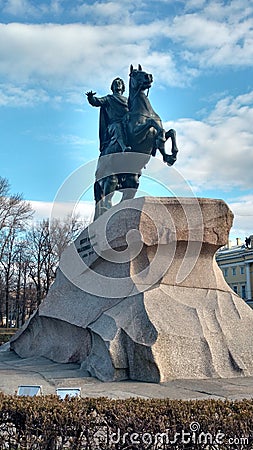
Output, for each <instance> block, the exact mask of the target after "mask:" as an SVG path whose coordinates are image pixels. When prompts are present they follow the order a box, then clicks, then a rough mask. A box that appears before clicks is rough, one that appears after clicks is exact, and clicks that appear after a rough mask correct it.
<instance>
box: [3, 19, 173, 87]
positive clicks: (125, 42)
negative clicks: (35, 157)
mask: <svg viewBox="0 0 253 450" xmlns="http://www.w3.org/2000/svg"><path fill="white" fill-rule="evenodd" d="M160 29H161V24H160V23H153V24H151V25H142V26H135V27H133V29H132V30H131V33H129V28H127V27H122V26H120V25H111V26H103V27H102V26H101V27H98V26H89V25H82V24H68V25H55V24H44V25H27V24H20V23H12V24H1V25H0V74H1V76H2V77H8V80H9V81H12V82H14V81H15V82H17V83H18V82H28V81H29V80H32V81H33V82H35V81H36V80H37V82H38V81H40V82H41V83H42V84H43V85H46V86H54V88H56V87H57V86H58V87H60V88H63V87H64V86H65V87H66V85H68V86H70V85H72V86H73V85H77V84H84V85H87V84H89V83H90V82H91V81H92V80H94V75H96V79H97V80H98V83H99V82H101V83H102V82H103V83H104V82H105V81H104V80H106V81H108V80H110V79H111V77H112V74H113V76H114V75H115V73H117V72H118V71H119V70H123V69H124V71H125V70H126V68H127V70H128V65H129V63H130V62H133V63H135V64H136V63H137V62H139V61H140V60H141V61H142V62H143V64H145V63H146V62H147V61H152V62H153V64H154V65H155V64H158V62H159V63H160V64H161V68H162V70H161V74H162V75H161V76H162V77H163V78H165V73H167V78H166V80H167V82H171V83H180V81H181V82H182V76H181V75H180V73H179V72H178V70H177V68H176V66H175V64H174V63H173V61H172V58H171V56H170V55H169V54H168V53H167V52H166V53H162V52H156V51H152V50H151V42H150V40H151V39H152V36H153V37H154V36H157V35H159V34H160ZM115 36H117V41H118V42H119V45H115ZM102 67H103V69H102ZM102 80H103V81H102Z"/></svg>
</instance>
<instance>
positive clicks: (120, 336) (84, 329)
mask: <svg viewBox="0 0 253 450" xmlns="http://www.w3.org/2000/svg"><path fill="white" fill-rule="evenodd" d="M232 220H233V215H232V213H231V211H230V210H229V208H228V207H227V205H226V204H225V203H224V202H223V201H221V200H211V199H194V198H179V199H176V198H138V199H135V200H132V201H129V202H124V203H122V204H121V205H119V206H117V207H114V208H112V210H111V211H109V212H108V213H105V214H104V215H103V216H101V217H100V218H99V219H98V220H96V221H95V222H94V223H93V224H91V225H90V226H89V227H88V228H87V229H85V230H84V231H83V232H82V233H81V235H80V236H79V237H78V238H77V240H76V241H75V243H74V244H73V245H72V246H70V247H69V248H68V249H67V250H66V251H65V253H64V254H63V256H62V259H61V262H60V267H59V270H58V273H57V277H56V281H55V282H54V284H53V286H52V287H51V289H50V291H49V294H48V296H47V298H46V299H45V300H44V302H43V303H42V304H41V306H40V308H39V310H38V311H37V312H36V313H35V314H34V316H33V317H31V319H30V320H29V321H28V322H27V323H26V324H25V326H24V327H23V328H22V329H21V330H20V331H19V332H18V333H17V334H16V335H15V336H14V338H13V339H12V342H11V349H13V350H14V351H15V352H16V353H17V354H18V355H19V356H21V357H23V358H25V357H31V356H45V357H47V358H50V359H52V360H53V361H56V362H66V363H67V362H78V363H81V364H82V367H83V368H84V369H86V370H87V371H88V372H89V373H90V375H92V376H95V377H97V378H99V379H100V380H104V381H105V380H124V379H132V380H140V381H150V382H160V381H166V380H169V379H179V378H209V377H236V376H246V375H253V347H252V342H253V311H252V310H251V309H250V308H249V307H248V306H247V305H246V304H245V302H244V301H243V300H242V299H241V298H239V297H238V296H237V295H236V294H235V293H234V292H233V291H232V290H231V289H230V288H229V286H228V285H227V284H226V282H225V280H224V278H223V275H222V273H221V271H220V269H219V268H218V266H217V263H216V261H215V258H214V255H215V252H216V251H217V249H218V248H219V247H221V246H222V245H224V244H226V242H227V239H228V233H229V230H230V227H231V225H232Z"/></svg>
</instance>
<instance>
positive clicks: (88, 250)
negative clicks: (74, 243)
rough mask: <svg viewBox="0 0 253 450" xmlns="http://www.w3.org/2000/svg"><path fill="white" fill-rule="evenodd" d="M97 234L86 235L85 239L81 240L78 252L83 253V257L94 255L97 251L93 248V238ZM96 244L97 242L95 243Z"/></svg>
mask: <svg viewBox="0 0 253 450" xmlns="http://www.w3.org/2000/svg"><path fill="white" fill-rule="evenodd" d="M94 237H95V236H91V237H85V238H83V239H81V240H80V246H81V247H79V248H77V252H78V253H79V254H80V253H83V252H85V253H83V254H82V255H80V256H81V257H82V258H86V257H87V256H89V255H93V254H94V253H95V251H94V250H93V246H92V244H91V239H94ZM93 245H95V243H94V244H93Z"/></svg>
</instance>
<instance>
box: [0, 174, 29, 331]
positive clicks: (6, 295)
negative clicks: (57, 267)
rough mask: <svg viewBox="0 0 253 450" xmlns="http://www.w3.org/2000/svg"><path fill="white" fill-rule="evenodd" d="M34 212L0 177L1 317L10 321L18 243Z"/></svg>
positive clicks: (6, 181) (4, 179)
mask: <svg viewBox="0 0 253 450" xmlns="http://www.w3.org/2000/svg"><path fill="white" fill-rule="evenodd" d="M32 215H33V210H32V207H31V205H30V203H29V202H27V201H25V200H23V198H22V195H20V194H14V195H13V194H10V185H9V182H8V180H6V178H2V177H0V271H1V283H2V285H1V298H0V301H1V304H0V310H1V316H2V321H3V314H4V315H5V316H6V326H8V321H9V320H10V314H9V313H10V308H9V307H10V299H11V293H12V290H13V285H12V281H13V279H14V277H15V262H16V261H15V258H16V242H17V241H18V239H19V237H20V235H21V234H22V233H23V232H24V230H25V227H26V226H27V224H28V222H29V220H30V219H31V217H32Z"/></svg>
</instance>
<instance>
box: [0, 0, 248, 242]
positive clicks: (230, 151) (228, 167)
mask: <svg viewBox="0 0 253 450" xmlns="http://www.w3.org/2000/svg"><path fill="white" fill-rule="evenodd" d="M138 63H141V64H142V67H143V68H144V69H145V70H147V71H148V72H151V73H152V74H153V76H154V83H153V86H152V88H151V90H150V94H149V97H150V100H151V103H152V105H153V107H154V109H155V110H156V111H157V112H158V113H159V115H160V116H161V118H162V120H163V123H164V126H165V128H166V129H168V128H171V127H173V128H175V129H176V131H177V135H178V144H179V148H180V153H179V156H178V161H177V163H176V165H175V166H174V167H173V168H172V169H171V168H166V170H167V172H166V173H167V175H165V177H167V182H166V183H165V184H166V185H168V190H169V189H170V188H171V192H172V194H173V193H174V194H176V195H180V194H181V193H182V195H191V193H192V194H193V195H196V196H199V197H212V198H222V199H224V200H225V201H226V202H227V203H228V204H229V206H230V207H231V209H232V210H233V212H234V214H235V220H234V227H233V230H232V237H233V236H234V237H236V236H240V237H242V238H243V239H244V238H245V236H246V235H249V234H252V233H253V224H252V218H253V191H252V187H253V180H252V179H253V177H252V167H253V126H252V124H253V70H252V66H253V1H252V0H232V1H215V0H212V1H209V0H207V1H204V0H186V1H176V0H173V1H170V0H152V1H149V0H139V1H138V0H124V2H118V1H102V0H101V1H91V0H90V1H83V0H77V1H75V2H74V1H71V0H52V1H51V0H48V1H46V0H45V1H41V2H38V1H32V0H0V129H1V133H0V149H1V172H0V175H1V176H4V177H6V178H8V180H9V181H10V183H11V187H12V191H13V192H21V193H23V196H24V198H25V199H27V200H30V201H32V202H33V205H34V207H35V208H36V210H37V211H38V214H40V215H43V214H45V215H49V214H50V206H51V204H52V203H53V202H54V199H55V197H56V195H57V192H58V190H59V188H60V187H61V186H62V184H64V183H65V182H66V180H67V179H68V178H69V177H71V176H73V175H71V174H73V172H75V171H76V170H78V169H79V168H80V166H82V165H87V164H89V162H90V161H95V160H96V158H97V156H98V110H97V109H96V108H92V107H91V106H90V105H89V104H88V103H87V101H86V98H85V95H84V93H85V92H86V91H87V90H91V89H92V90H94V91H96V92H97V94H98V95H105V94H107V93H108V92H109V87H110V84H111V81H112V79H113V78H114V77H115V76H120V77H122V78H123V79H124V80H125V82H126V85H128V73H129V65H130V64H133V65H134V66H137V64H138ZM149 164H150V167H149V169H148V171H147V172H146V173H145V175H144V176H143V180H142V187H141V190H142V192H144V193H145V194H149V195H167V194H166V188H164V187H162V184H161V183H162V182H163V181H164V179H163V178H162V179H161V176H160V175H159V176H158V175H157V174H158V170H160V169H159V168H160V166H161V164H160V165H159V164H158V163H157V161H156V160H155V159H153V160H152V161H151V162H150V163H149ZM87 167H88V169H87V170H93V169H92V168H91V166H89V165H88V166H87ZM92 167H93V166H92ZM172 173H173V174H174V175H172ZM175 173H176V174H177V176H178V177H179V178H180V179H183V180H184V181H185V185H187V186H188V187H189V192H188V193H187V192H186V191H185V190H182V192H181V191H179V190H176V191H175V190H174V191H173V187H172V186H171V185H170V180H171V183H173V179H174V178H175ZM173 177H174V178H173ZM151 179H153V181H152V182H151ZM156 180H157V182H155V181H156ZM84 186H86V181H85V180H84ZM186 190H187V189H186ZM83 200H84V201H85V202H87V203H85V208H86V209H85V211H86V212H85V214H87V215H89V214H90V211H91V206H90V205H91V203H92V202H91V200H92V184H91V186H90V189H88V191H87V194H86V195H85V196H84V197H83ZM89 202H91V203H89Z"/></svg>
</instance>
